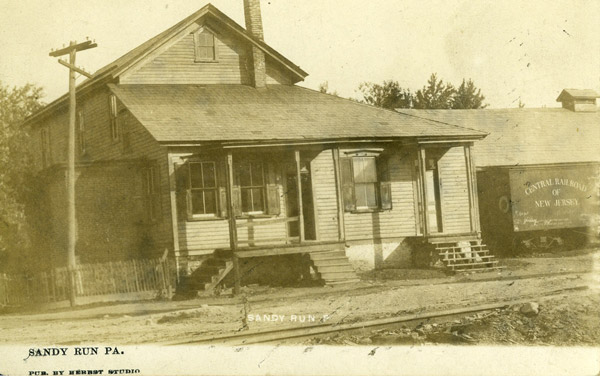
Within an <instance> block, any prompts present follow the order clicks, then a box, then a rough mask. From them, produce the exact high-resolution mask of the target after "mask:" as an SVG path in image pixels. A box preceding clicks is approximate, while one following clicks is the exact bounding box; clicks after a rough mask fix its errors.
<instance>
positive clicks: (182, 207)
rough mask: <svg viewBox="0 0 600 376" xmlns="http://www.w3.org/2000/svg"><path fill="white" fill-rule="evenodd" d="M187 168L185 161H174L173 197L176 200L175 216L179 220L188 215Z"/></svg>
mask: <svg viewBox="0 0 600 376" xmlns="http://www.w3.org/2000/svg"><path fill="white" fill-rule="evenodd" d="M188 168H189V167H188V164H187V163H183V164H182V163H175V197H176V200H177V217H178V218H179V219H180V220H181V219H186V218H187V217H188V215H189V214H188V208H189V205H188V195H189V190H188V186H189V184H188V177H189V175H188ZM190 209H191V208H190Z"/></svg>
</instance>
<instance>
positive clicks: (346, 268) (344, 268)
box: [317, 264, 354, 275]
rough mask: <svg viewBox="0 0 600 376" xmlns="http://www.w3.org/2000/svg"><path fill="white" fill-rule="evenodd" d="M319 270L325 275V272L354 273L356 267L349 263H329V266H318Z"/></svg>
mask: <svg viewBox="0 0 600 376" xmlns="http://www.w3.org/2000/svg"><path fill="white" fill-rule="evenodd" d="M317 271H318V272H319V273H321V275H323V274H324V273H342V272H344V273H345V272H348V273H354V268H353V267H352V266H351V265H349V264H346V265H328V266H321V265H319V266H317Z"/></svg>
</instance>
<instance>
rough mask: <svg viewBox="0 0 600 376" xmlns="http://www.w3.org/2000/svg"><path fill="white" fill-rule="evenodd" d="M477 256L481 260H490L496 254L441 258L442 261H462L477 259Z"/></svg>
mask: <svg viewBox="0 0 600 376" xmlns="http://www.w3.org/2000/svg"><path fill="white" fill-rule="evenodd" d="M477 258H480V259H482V260H491V259H493V258H496V256H494V255H488V256H479V257H457V258H443V259H441V260H442V261H464V260H477Z"/></svg>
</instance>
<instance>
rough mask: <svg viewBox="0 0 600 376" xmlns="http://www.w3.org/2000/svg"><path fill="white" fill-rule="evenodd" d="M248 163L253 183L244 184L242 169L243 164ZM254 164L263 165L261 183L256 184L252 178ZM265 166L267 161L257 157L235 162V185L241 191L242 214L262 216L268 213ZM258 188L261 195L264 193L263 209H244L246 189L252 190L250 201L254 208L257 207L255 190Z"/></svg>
mask: <svg viewBox="0 0 600 376" xmlns="http://www.w3.org/2000/svg"><path fill="white" fill-rule="evenodd" d="M246 164H247V165H248V167H249V168H248V170H249V171H250V172H249V176H250V183H251V185H242V183H241V181H240V171H241V170H242V169H241V166H243V165H246ZM254 164H260V167H261V180H262V184H261V185H256V184H254V181H253V179H252V176H253V174H252V165H254ZM265 166H266V163H265V162H264V161H262V160H255V159H250V160H247V161H244V162H237V163H235V162H234V164H233V171H234V173H235V174H234V184H233V185H234V186H236V187H237V188H238V189H239V192H240V198H239V200H240V202H239V205H240V212H241V214H242V216H256V215H258V216H261V215H265V214H267V202H266V201H267V179H266V175H265ZM256 189H260V192H261V195H262V199H261V202H262V208H261V210H251V211H244V204H243V202H244V191H245V190H246V191H247V190H250V197H251V198H250V203H251V204H252V209H256V208H255V207H254V190H256Z"/></svg>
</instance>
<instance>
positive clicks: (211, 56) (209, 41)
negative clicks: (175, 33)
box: [194, 28, 217, 62]
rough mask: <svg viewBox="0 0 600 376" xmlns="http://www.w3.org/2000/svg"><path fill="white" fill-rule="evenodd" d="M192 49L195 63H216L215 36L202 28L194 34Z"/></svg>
mask: <svg viewBox="0 0 600 376" xmlns="http://www.w3.org/2000/svg"><path fill="white" fill-rule="evenodd" d="M194 47H195V52H196V62H214V61H217V48H216V43H215V34H214V33H213V32H211V31H210V30H208V29H206V28H202V29H200V30H198V31H197V32H196V33H194Z"/></svg>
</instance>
